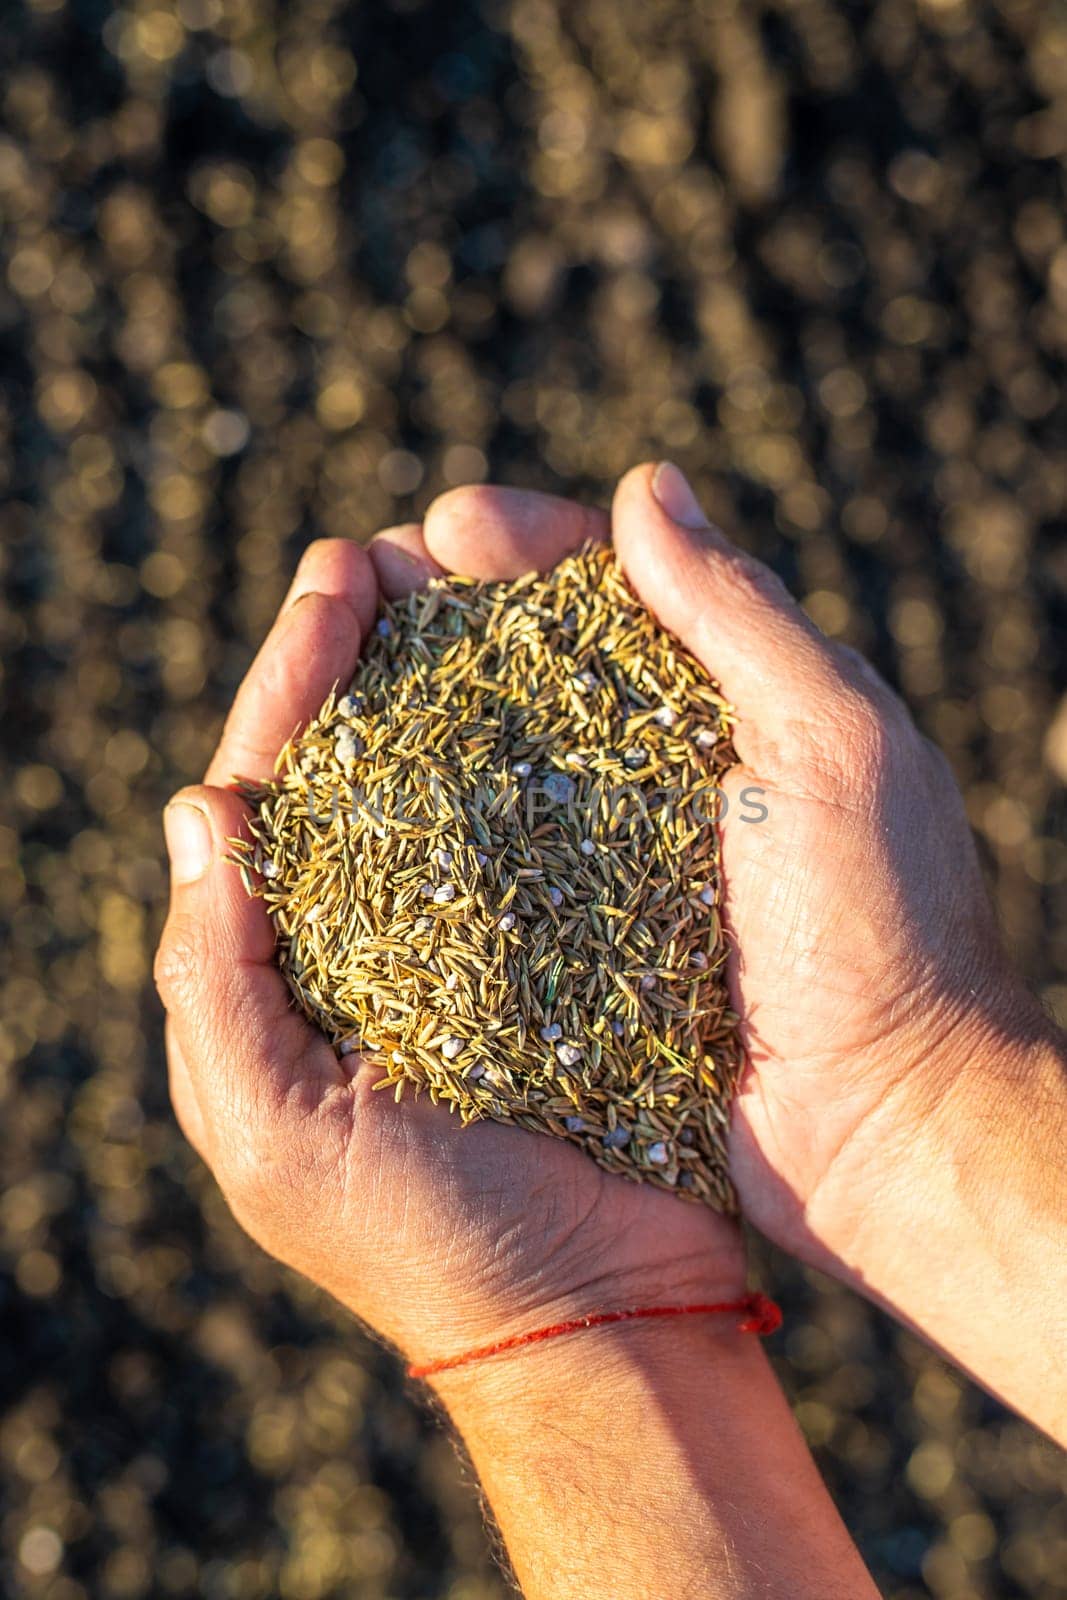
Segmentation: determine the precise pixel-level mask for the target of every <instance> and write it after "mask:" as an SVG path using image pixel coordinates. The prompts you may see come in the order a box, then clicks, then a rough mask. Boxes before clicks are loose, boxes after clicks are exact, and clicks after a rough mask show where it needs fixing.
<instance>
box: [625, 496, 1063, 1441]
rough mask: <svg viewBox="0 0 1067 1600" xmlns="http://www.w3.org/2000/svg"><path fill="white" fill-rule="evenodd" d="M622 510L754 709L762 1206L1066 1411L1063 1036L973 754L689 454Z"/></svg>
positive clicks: (754, 958)
mask: <svg viewBox="0 0 1067 1600" xmlns="http://www.w3.org/2000/svg"><path fill="white" fill-rule="evenodd" d="M657 496H658V498H657ZM612 522H613V535H614V539H615V544H616V548H617V550H618V554H619V558H620V560H621V562H622V565H623V567H624V568H625V569H626V572H627V574H628V576H629V578H630V580H631V582H632V583H633V585H634V587H635V589H636V590H637V592H638V594H639V595H640V596H641V598H642V599H643V600H644V601H645V603H646V604H647V605H648V606H649V607H650V608H651V610H652V611H653V612H655V614H656V615H657V616H658V617H659V619H660V621H661V622H662V623H663V624H664V626H666V627H667V628H669V629H670V631H671V632H672V633H674V634H676V635H677V636H678V637H679V638H680V639H681V640H682V642H683V643H684V644H686V645H687V646H688V647H689V649H690V650H691V651H692V652H693V654H694V655H695V656H696V657H697V658H698V659H699V660H700V661H702V662H703V664H704V665H705V667H706V668H707V669H708V671H709V672H710V673H711V674H712V676H713V677H715V678H716V679H718V680H719V682H720V683H721V685H722V687H723V691H724V693H725V695H726V697H727V699H728V700H730V701H732V702H733V704H734V705H735V706H736V708H737V710H738V713H739V716H740V722H739V725H738V727H737V730H736V736H735V745H736V748H737V751H738V754H739V757H740V761H741V765H740V766H738V767H737V768H735V769H734V770H733V771H732V772H731V773H730V774H729V775H728V776H727V778H726V780H725V782H724V785H723V789H724V793H725V797H726V802H727V811H726V814H725V816H724V818H723V822H722V857H723V876H724V882H725V905H724V920H725V923H726V925H727V927H728V931H729V935H730V938H731V940H732V942H733V945H734V955H733V958H732V961H731V964H730V981H731V989H732V997H733V1001H734V1005H735V1008H736V1009H737V1011H738V1013H739V1015H740V1016H741V1019H742V1023H741V1027H742V1039H743V1044H744V1047H745V1053H746V1056H747V1059H748V1062H749V1070H747V1071H746V1073H745V1075H744V1077H743V1079H742V1083H741V1088H740V1092H739V1095H738V1098H737V1101H736V1103H735V1107H734V1113H733V1119H732V1129H731V1140H730V1155H731V1169H732V1172H733V1176H734V1180H735V1183H736V1185H737V1188H738V1192H739V1195H740V1198H741V1204H742V1209H743V1211H744V1212H745V1214H746V1215H747V1216H748V1217H749V1218H751V1220H752V1221H754V1222H755V1223H756V1224H757V1225H758V1226H759V1227H760V1228H761V1229H762V1230H763V1231H764V1232H766V1233H767V1234H769V1235H770V1237H771V1238H773V1239H774V1240H775V1241H776V1242H777V1243H779V1244H780V1245H782V1246H783V1247H785V1248H786V1249H789V1250H791V1251H793V1252H795V1253H797V1254H798V1255H800V1256H802V1257H803V1258H804V1259H806V1260H808V1261H809V1262H812V1263H814V1264H815V1265H817V1266H820V1267H822V1268H824V1269H826V1270H829V1271H831V1272H836V1273H837V1274H838V1275H839V1276H843V1277H845V1278H846V1280H848V1281H851V1282H853V1283H854V1284H855V1285H856V1286H857V1287H860V1288H862V1289H864V1290H865V1291H866V1292H868V1293H873V1294H874V1295H875V1296H876V1297H877V1298H879V1299H881V1300H882V1301H883V1302H884V1303H885V1304H887V1305H889V1306H891V1307H892V1308H893V1309H895V1310H896V1311H898V1312H899V1313H900V1314H901V1315H903V1316H905V1317H906V1318H908V1319H909V1320H911V1321H912V1322H913V1323H914V1324H915V1325H917V1326H918V1327H920V1328H922V1329H923V1330H924V1331H925V1332H927V1334H928V1335H929V1336H930V1337H932V1338H933V1339H935V1340H936V1341H937V1342H939V1343H940V1344H942V1346H943V1347H945V1348H946V1349H947V1350H948V1351H949V1352H950V1353H952V1354H953V1355H954V1356H955V1357H956V1358H957V1359H958V1360H960V1361H961V1363H962V1364H964V1365H967V1366H969V1367H970V1369H971V1370H972V1371H973V1372H975V1373H976V1375H978V1376H980V1377H981V1378H982V1379H983V1380H984V1381H986V1382H987V1383H989V1384H990V1386H991V1387H995V1388H996V1389H997V1390H998V1391H999V1392H1000V1393H1001V1394H1003V1395H1004V1396H1005V1397H1006V1398H1008V1399H1009V1400H1010V1401H1012V1403H1014V1404H1016V1405H1018V1406H1019V1407H1020V1409H1022V1410H1024V1411H1026V1412H1027V1413H1028V1414H1029V1415H1030V1416H1032V1417H1033V1418H1034V1419H1035V1420H1038V1421H1040V1422H1042V1423H1043V1425H1045V1426H1046V1427H1049V1429H1050V1431H1057V1430H1059V1431H1061V1433H1062V1432H1063V1431H1064V1430H1067V1373H1065V1370H1064V1361H1063V1358H1062V1356H1061V1355H1060V1354H1058V1352H1060V1351H1062V1349H1063V1348H1064V1343H1065V1340H1064V1337H1063V1334H1065V1333H1067V1328H1065V1327H1064V1319H1065V1308H1067V1284H1064V1283H1063V1282H1062V1279H1063V1274H1064V1261H1065V1260H1067V1253H1065V1250H1064V1244H1065V1243H1067V1239H1065V1234H1067V1189H1065V1183H1064V1178H1063V1173H1062V1160H1061V1159H1060V1153H1061V1152H1062V1149H1063V1141H1064V1138H1065V1137H1067V1090H1065V1084H1067V1073H1065V1069H1064V1055H1063V1048H1062V1040H1061V1039H1060V1038H1058V1037H1057V1035H1056V1033H1055V1030H1054V1029H1053V1028H1052V1027H1051V1025H1050V1024H1049V1023H1048V1021H1047V1019H1046V1018H1045V1016H1044V1014H1043V1013H1042V1011H1041V1009H1040V1007H1039V1006H1038V1004H1037V1003H1036V1001H1035V1000H1034V999H1033V997H1032V996H1031V995H1030V993H1029V992H1028V990H1027V989H1026V987H1025V985H1024V984H1023V983H1022V982H1021V980H1020V978H1019V977H1018V975H1017V974H1016V973H1015V972H1014V970H1013V969H1012V966H1011V963H1010V961H1009V960H1008V957H1007V955H1006V953H1005V951H1004V948H1003V945H1002V943H1001V940H1000V938H999V935H998V931H997V928H996V925H995V921H994V918H993V914H992V910H991V908H990V904H989V900H988V897H987V895H986V891H985V888H984V886H983V883H982V878H981V873H980V870H979V864H978V860H977V856H976V852H975V847H974V842H973V839H972V837H971V832H970V829H969V827H968V824H967V820H966V815H965V812H964V808H963V803H962V800H961V797H960V794H959V791H958V790H957V788H956V785H955V782H954V781H953V778H952V775H951V772H950V770H949V767H948V764H947V762H946V761H945V760H944V758H943V756H942V755H941V754H940V752H939V751H937V750H936V749H935V748H934V746H933V745H931V744H930V743H929V741H928V740H926V739H924V738H923V737H922V736H921V735H920V734H919V732H918V730H917V729H916V727H915V725H914V723H913V722H912V720H911V718H910V716H909V715H908V713H907V710H906V709H905V707H904V705H903V704H902V702H901V701H900V700H899V699H898V698H897V696H896V695H894V694H893V693H892V692H891V691H890V690H889V688H888V687H887V685H886V684H885V683H884V682H883V681H882V680H881V678H880V677H879V676H878V675H877V673H876V672H875V671H874V670H873V669H872V668H871V666H870V665H869V664H868V663H867V662H866V661H865V660H863V658H862V657H860V656H859V655H857V654H856V653H855V652H854V651H852V650H849V649H847V648H845V647H844V646H842V645H839V644H836V643H833V642H832V641H830V640H828V639H826V638H825V637H823V635H822V634H821V633H820V632H819V631H818V629H817V628H815V626H814V625H813V624H812V623H811V622H810V621H809V620H808V618H807V617H806V616H805V615H804V613H803V612H802V611H801V609H800V607H799V606H798V605H797V604H796V602H795V601H794V600H793V599H792V598H791V597H790V596H789V595H788V594H787V592H786V590H785V589H784V588H783V586H782V585H781V584H780V583H779V581H778V580H777V578H776V577H775V576H774V575H773V574H772V573H771V572H770V571H769V570H768V569H767V568H766V567H764V566H763V565H762V564H761V563H760V562H758V561H755V560H753V559H752V558H750V557H749V556H747V555H745V554H744V553H743V552H741V551H740V550H739V549H738V548H737V547H736V546H734V545H731V544H730V542H729V541H728V540H727V539H726V538H725V537H724V536H723V535H722V534H721V533H719V532H718V531H717V530H715V529H712V528H710V527H709V526H708V524H707V521H706V519H705V518H704V516H703V514H702V513H701V511H700V508H699V506H698V505H697V504H696V502H695V500H694V499H693V498H692V495H691V493H690V492H689V491H688V487H687V485H686V484H685V481H684V479H683V478H682V477H681V475H680V474H679V473H678V472H677V469H676V468H673V467H671V466H664V467H662V468H660V469H658V470H657V469H654V468H653V467H651V466H646V467H640V468H637V469H635V470H634V471H633V472H631V473H629V474H628V475H627V476H626V478H624V480H623V481H622V483H621V485H620V487H619V489H618V491H617V493H616V497H615V502H614V507H613V514H612ZM746 789H753V790H759V791H760V793H759V796H758V799H759V802H760V804H761V805H762V806H763V807H765V808H766V817H765V820H762V821H751V820H748V819H749V818H751V817H752V816H753V815H755V814H756V813H755V811H754V809H753V808H752V807H751V806H749V807H745V806H742V805H741V804H740V803H739V802H740V801H741V797H742V794H743V792H744V791H745V790H746ZM1057 1277H1058V1278H1059V1279H1060V1283H1059V1286H1057V1281H1056V1280H1057Z"/></svg>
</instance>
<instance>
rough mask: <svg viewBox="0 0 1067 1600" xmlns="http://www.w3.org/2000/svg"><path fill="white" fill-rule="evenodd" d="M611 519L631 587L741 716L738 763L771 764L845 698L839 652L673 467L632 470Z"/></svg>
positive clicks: (617, 495) (665, 463)
mask: <svg viewBox="0 0 1067 1600" xmlns="http://www.w3.org/2000/svg"><path fill="white" fill-rule="evenodd" d="M611 515H612V531H613V536H614V540H615V549H616V553H617V555H618V558H619V561H620V563H621V565H622V568H623V571H624V572H625V573H626V575H627V577H628V578H629V580H630V582H631V584H632V585H633V587H634V589H635V590H636V591H637V593H638V595H639V596H640V598H641V599H642V600H643V601H644V602H645V604H646V605H647V606H648V607H649V609H650V610H651V611H652V612H653V613H654V614H655V615H656V616H657V617H658V618H659V620H660V622H661V623H662V624H663V626H664V627H665V628H667V629H668V630H669V631H670V632H671V633H673V634H674V635H675V636H676V638H678V639H680V640H681V642H682V644H684V645H685V646H686V648H687V649H688V650H690V651H691V652H692V654H693V655H694V656H696V658H697V660H698V661H699V662H700V663H701V664H702V665H703V666H704V667H706V668H707V670H708V672H710V673H711V675H712V677H713V678H715V679H716V680H717V682H718V683H719V684H720V685H721V687H722V690H723V693H724V695H725V696H726V698H727V699H728V700H729V701H730V703H731V704H732V705H733V706H735V707H736V709H737V711H738V712H739V713H740V716H741V723H740V726H739V727H738V729H737V735H736V738H735V744H736V746H737V751H738V754H739V755H740V756H741V758H742V759H743V760H745V761H749V762H751V763H753V764H760V762H761V757H762V760H763V761H764V762H765V761H766V760H767V756H768V753H769V752H770V751H772V750H773V751H780V750H781V749H782V747H783V746H784V745H788V743H789V742H790V737H791V735H792V734H793V732H794V731H795V730H797V729H798V728H799V727H802V726H803V725H804V724H806V723H810V722H811V721H812V720H813V718H812V708H813V707H819V706H824V705H825V704H826V697H827V695H828V694H830V695H833V694H836V693H839V692H840V689H841V684H842V662H841V660H840V659H839V658H838V656H837V654H836V653H835V651H834V649H833V646H832V645H831V644H830V643H829V641H828V640H827V639H826V638H824V636H823V635H822V634H821V633H820V632H819V631H818V629H817V628H816V627H815V625H814V623H812V622H811V621H810V619H809V618H808V617H807V616H805V614H804V612H803V611H802V610H801V609H800V607H799V605H797V603H796V601H795V600H794V599H793V598H792V596H791V595H790V594H789V592H788V591H787V590H786V588H785V586H784V585H783V584H782V583H781V582H780V580H779V579H778V578H777V577H776V576H775V574H774V573H773V572H772V571H771V570H770V568H769V567H766V566H764V565H763V563H762V562H761V561H757V560H756V559H755V558H754V557H752V556H749V555H747V554H746V553H745V552H744V551H742V550H740V549H738V547H737V546H736V545H734V544H731V543H730V541H729V540H728V539H727V538H726V536H725V535H724V534H723V533H721V532H720V531H719V530H718V529H717V528H713V527H712V526H711V525H710V523H709V522H708V519H707V518H706V517H705V515H704V513H703V511H702V510H701V508H700V505H699V504H698V502H697V500H696V497H695V496H694V494H693V491H692V489H691V488H690V487H689V484H688V482H687V481H686V479H685V478H684V477H683V475H682V473H681V472H680V471H679V470H678V468H677V467H676V466H674V464H673V463H672V462H670V461H663V462H661V463H660V464H659V466H652V465H650V464H646V465H645V466H641V467H634V469H633V470H632V471H631V472H628V473H627V474H626V476H625V477H624V478H623V479H622V482H621V483H620V484H619V486H618V488H617V489H616V491H615V499H614V503H613V505H612V514H611ZM757 730H758V732H757ZM757 740H758V742H759V746H760V748H759V749H757V748H756V743H757Z"/></svg>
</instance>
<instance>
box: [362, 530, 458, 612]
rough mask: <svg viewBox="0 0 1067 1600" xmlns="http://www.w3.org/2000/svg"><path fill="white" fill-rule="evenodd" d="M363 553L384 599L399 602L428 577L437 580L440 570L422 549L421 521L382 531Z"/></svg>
mask: <svg viewBox="0 0 1067 1600" xmlns="http://www.w3.org/2000/svg"><path fill="white" fill-rule="evenodd" d="M367 554H368V555H369V556H370V558H371V562H372V564H373V566H374V570H375V572H376V574H377V577H378V587H379V589H380V590H381V592H382V594H384V596H385V598H386V599H387V600H402V599H403V598H404V596H405V595H408V594H410V593H411V591H412V590H413V589H423V588H425V587H426V585H427V584H428V583H429V581H430V579H431V578H439V577H441V575H442V573H443V571H444V568H443V567H440V566H438V564H437V562H436V561H435V560H434V558H433V556H431V554H430V552H429V551H428V550H427V548H426V540H425V539H424V538H423V536H422V523H421V522H402V523H400V524H399V525H398V526H397V527H395V528H384V529H383V530H382V532H381V533H376V534H375V535H374V538H373V539H372V540H371V542H370V544H369V545H368V546H367Z"/></svg>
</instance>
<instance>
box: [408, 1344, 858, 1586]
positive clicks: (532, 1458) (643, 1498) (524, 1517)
mask: <svg viewBox="0 0 1067 1600" xmlns="http://www.w3.org/2000/svg"><path fill="white" fill-rule="evenodd" d="M437 1384H438V1390H439V1393H440V1395H441V1398H442V1399H443V1400H444V1403H445V1404H446V1406H447V1407H448V1409H449V1411H450V1413H451V1415H452V1418H453V1420H454V1421H455V1423H456V1425H457V1427H458V1428H459V1430H460V1432H461V1433H462V1434H463V1437H464V1439H465V1441H466V1443H467V1447H468V1449H469V1451H470V1454H471V1457H472V1460H473V1462H474V1465H475V1467H476V1469H477V1471H478V1474H479V1477H480V1478H481V1481H482V1485H483V1487H484V1489H485V1493H486V1495H487V1497H488V1500H489V1503H490V1505H491V1506H492V1509H493V1513H494V1515H495V1517H496V1520H497V1523H498V1525H499V1527H500V1530H501V1533H502V1535H503V1538H504V1541H505V1543H506V1545H507V1549H508V1552H509V1555H510V1557H511V1561H512V1564H513V1567H514V1570H515V1573H516V1576H517V1578H518V1580H519V1582H520V1584H521V1586H522V1591H523V1594H524V1595H525V1596H526V1600H572V1597H573V1596H575V1595H581V1596H582V1597H583V1600H599V1597H601V1596H602V1597H604V1600H608V1597H610V1600H648V1596H649V1595H650V1594H661V1593H669V1594H670V1595H671V1596H672V1597H673V1600H685V1597H687V1596H693V1597H698V1596H699V1597H700V1600H743V1597H744V1600H747V1597H753V1600H754V1597H756V1596H759V1597H760V1600H775V1597H778V1596H780V1597H781V1600H805V1597H809V1596H810V1597H811V1600H834V1597H835V1596H841V1597H842V1600H844V1597H846V1596H847V1597H848V1600H861V1597H863V1596H868V1595H869V1596H872V1597H873V1596H874V1595H875V1590H874V1588H873V1586H872V1584H871V1581H870V1578H869V1577H868V1575H867V1573H866V1571H865V1569H864V1567H863V1565H862V1562H861V1561H860V1558H859V1556H858V1554H857V1553H856V1550H855V1547H854V1546H853V1545H852V1543H851V1541H850V1539H849V1537H848V1534H847V1533H846V1532H845V1529H844V1527H843V1526H842V1524H841V1522H840V1520H839V1518H838V1516H837V1513H836V1511H835V1509H834V1507H833V1504H832V1502H831V1501H830V1498H829V1496H828V1494H827V1492H826V1489H825V1488H824V1486H823V1484H822V1482H821V1480H820V1478H819V1476H818V1474H817V1472H816V1470H815V1467H814V1464H813V1463H812V1460H811V1457H810V1455H809V1454H808V1451H807V1449H806V1447H805V1445H804V1443H803V1440H802V1439H801V1437H800V1434H799V1432H798V1431H797V1428H796V1426H795V1424H794V1422H793V1419H792V1417H791V1415H790V1413H789V1410H788V1407H787V1406H786V1403H785V1400H784V1398H783V1396H782V1394H781V1391H780V1389H779V1388H778V1385H777V1383H776V1382H775V1379H774V1376H773V1374H772V1372H771V1369H770V1366H769V1364H768V1362H767V1359H766V1356H765V1355H764V1353H763V1351H762V1349H761V1348H760V1345H759V1341H758V1340H757V1339H756V1338H755V1337H754V1336H752V1335H751V1334H743V1333H740V1332H739V1331H738V1330H737V1326H736V1319H735V1318H731V1317H715V1318H704V1317H696V1316H694V1317H686V1318H680V1319H678V1320H677V1321H673V1320H672V1321H670V1322H657V1323H644V1324H640V1325H633V1324H628V1325H625V1326H620V1325H616V1326H614V1327H610V1328H602V1329H597V1330H592V1331H587V1332H584V1333H580V1334H576V1335H574V1336H571V1337H567V1338H563V1339H558V1340H554V1341H551V1342H549V1343H545V1344H541V1345H536V1346H531V1347H527V1348H526V1349H523V1350H521V1351H518V1352H515V1353H514V1354H513V1355H511V1356H508V1357H504V1358H500V1359H497V1360H490V1361H488V1362H485V1363H482V1364H481V1365H480V1366H478V1367H471V1368H468V1369H464V1370H461V1371H459V1372H455V1373H452V1374H449V1375H447V1378H440V1379H438V1380H437Z"/></svg>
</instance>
